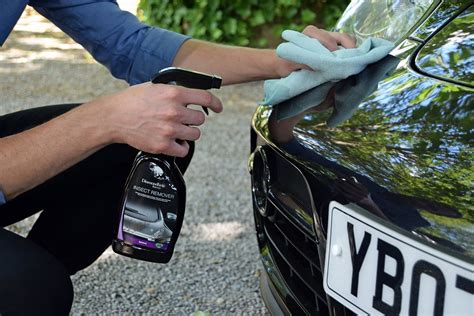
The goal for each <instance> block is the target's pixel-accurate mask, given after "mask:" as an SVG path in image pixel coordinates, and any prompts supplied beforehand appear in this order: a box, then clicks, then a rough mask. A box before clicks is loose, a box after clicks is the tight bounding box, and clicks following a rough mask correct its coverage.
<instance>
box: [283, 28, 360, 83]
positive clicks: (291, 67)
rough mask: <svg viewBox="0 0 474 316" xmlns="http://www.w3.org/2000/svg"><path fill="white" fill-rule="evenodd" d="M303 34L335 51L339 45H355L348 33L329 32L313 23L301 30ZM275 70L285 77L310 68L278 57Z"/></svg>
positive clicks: (348, 46) (349, 46) (346, 46)
mask: <svg viewBox="0 0 474 316" xmlns="http://www.w3.org/2000/svg"><path fill="white" fill-rule="evenodd" d="M303 34H305V35H307V36H309V37H312V38H315V39H317V40H318V41H320V42H321V44H323V45H324V46H325V47H326V48H327V49H329V50H330V51H335V50H337V49H338V47H339V46H342V47H344V48H354V47H356V42H355V40H354V38H352V37H351V36H350V35H349V34H346V33H337V32H329V31H326V30H323V29H320V28H317V27H316V26H314V25H309V26H307V27H306V28H305V29H304V30H303ZM276 65H277V68H276V71H277V73H278V75H279V76H280V77H286V76H288V75H289V74H290V73H292V72H293V71H296V70H300V69H310V68H309V67H308V66H306V65H302V64H297V63H294V62H292V61H289V60H285V59H283V58H278V61H277V64H276Z"/></svg>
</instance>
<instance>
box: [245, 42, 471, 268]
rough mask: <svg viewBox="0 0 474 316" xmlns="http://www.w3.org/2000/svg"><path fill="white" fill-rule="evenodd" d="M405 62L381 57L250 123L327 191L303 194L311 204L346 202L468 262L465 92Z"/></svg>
mask: <svg viewBox="0 0 474 316" xmlns="http://www.w3.org/2000/svg"><path fill="white" fill-rule="evenodd" d="M416 45H417V44H416V43H415V44H413V43H411V42H410V41H406V42H405V43H403V44H401V45H400V46H399V47H398V48H397V49H398V51H407V50H408V51H413V47H414V46H416ZM396 53H397V52H396V51H395V54H396ZM402 55H407V54H400V56H402ZM410 60H411V58H410V57H409V56H408V57H406V58H400V57H399V58H397V57H393V56H387V57H386V58H385V59H383V60H381V61H379V62H378V63H376V64H373V65H370V66H369V67H368V68H366V69H365V70H364V71H363V72H361V73H360V74H358V75H356V76H352V77H350V78H348V79H346V80H343V81H341V82H337V83H329V84H327V85H326V86H324V85H323V86H320V87H317V88H315V89H313V90H311V91H308V92H307V93H305V94H303V95H300V96H298V97H296V98H293V99H291V100H289V101H286V102H284V103H281V104H279V105H277V106H275V107H273V108H268V107H263V106H261V107H259V108H258V110H257V112H256V114H255V116H254V121H253V125H254V128H255V130H256V131H257V132H258V133H259V134H260V135H261V136H262V137H264V138H265V139H266V140H267V141H268V142H269V143H270V144H272V145H273V146H275V147H276V148H277V149H279V151H280V152H282V153H283V154H284V155H286V156H289V157H290V158H291V159H292V160H293V161H295V162H297V164H298V165H300V166H301V167H303V168H304V169H306V170H309V172H310V174H311V177H314V178H315V179H317V181H318V182H320V183H323V184H324V185H325V186H327V187H329V188H330V192H332V193H331V195H329V196H321V195H318V194H317V193H316V194H313V195H314V197H315V198H314V199H315V200H316V201H315V205H316V206H317V207H319V208H327V205H328V203H329V202H330V200H339V201H342V202H345V203H350V202H352V203H356V204H358V205H359V206H361V207H363V208H365V209H367V210H369V211H370V212H372V213H374V214H376V215H377V216H379V217H381V218H383V219H385V220H387V221H390V222H392V223H394V224H395V225H397V226H399V227H401V228H403V229H405V230H407V231H409V232H410V233H412V234H414V235H417V236H418V237H420V238H423V239H425V241H428V242H430V243H433V244H436V245H439V246H440V247H443V248H444V249H445V250H446V251H451V252H455V253H456V254H457V255H460V256H462V257H464V258H469V261H472V259H473V258H474V245H473V243H472V236H473V233H474V210H473V197H472V192H474V188H473V186H474V166H473V161H474V152H473V149H472V148H473V147H472V145H473V136H472V135H473V133H472V132H473V130H472V128H473V126H474V118H473V115H472V113H473V112H474V111H473V110H474V90H473V89H472V88H469V87H466V86H461V85H457V84H454V83H449V82H443V81H440V80H436V79H433V78H430V77H427V76H424V75H422V74H420V73H417V72H416V71H413V70H412V69H411V67H410ZM311 99H313V100H314V102H313V103H311Z"/></svg>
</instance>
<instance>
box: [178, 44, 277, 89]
mask: <svg viewBox="0 0 474 316" xmlns="http://www.w3.org/2000/svg"><path fill="white" fill-rule="evenodd" d="M282 62H283V63H285V62H284V61H283V60H282V59H280V58H279V57H277V56H276V53H275V51H274V50H271V49H256V48H245V47H233V46H226V45H219V44H213V43H208V42H203V41H198V40H188V41H186V42H185V43H184V44H183V45H182V46H181V48H180V49H179V51H178V54H177V55H176V57H175V59H174V62H173V66H176V67H182V68H188V69H193V70H197V71H201V72H206V73H212V74H217V75H219V76H221V77H222V79H223V83H224V84H232V83H240V82H246V81H255V80H262V79H269V78H279V77H280V72H281V63H282Z"/></svg>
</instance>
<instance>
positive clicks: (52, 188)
mask: <svg viewBox="0 0 474 316" xmlns="http://www.w3.org/2000/svg"><path fill="white" fill-rule="evenodd" d="M75 106H77V105H56V106H48V107H41V108H35V109H31V110H26V111H21V112H16V113H12V114H8V115H4V116H0V137H6V136H8V135H12V134H16V133H19V132H21V131H23V130H26V129H29V128H32V127H34V126H36V125H39V124H41V123H43V122H46V121H48V120H50V119H52V118H54V117H56V116H58V115H61V114H63V113H65V112H66V111H68V110H70V109H72V108H73V107H75ZM193 149H194V144H190V153H189V155H188V156H187V157H186V158H184V159H177V164H178V167H179V168H180V169H181V171H182V172H183V173H184V171H185V170H186V168H187V166H188V165H189V163H190V160H191V157H192V153H193ZM0 150H1V148H0ZM136 154H137V151H136V150H135V149H133V148H131V147H129V146H127V145H121V144H116V145H111V146H108V147H105V148H104V149H102V150H100V151H98V152H97V153H95V154H93V155H92V156H90V157H89V158H87V159H85V160H83V161H82V162H80V163H78V164H76V165H75V166H73V167H71V168H69V169H68V170H66V171H64V172H62V173H61V174H59V175H57V176H56V177H54V178H52V179H50V180H48V181H46V182H45V183H43V184H41V185H39V186H37V187H36V188H34V189H32V190H30V191H28V192H25V193H23V194H21V195H20V196H18V197H16V198H14V199H13V200H11V201H8V202H7V203H6V204H4V205H2V206H0V227H5V226H7V225H10V224H13V223H15V222H18V221H20V220H22V219H24V218H26V217H28V216H30V215H33V214H35V213H37V212H39V211H42V212H41V214H40V216H39V218H38V220H37V221H36V222H35V224H34V226H33V227H32V229H31V231H30V232H29V234H28V236H27V238H26V239H25V238H23V237H20V236H18V235H16V234H13V233H10V232H7V231H6V230H4V229H2V228H0V315H2V316H3V315H4V314H7V315H8V313H11V314H38V311H41V314H43V311H44V314H46V315H54V314H57V315H63V314H67V313H68V312H69V309H70V307H71V304H72V297H73V292H72V285H71V281H70V278H69V275H72V274H74V273H76V272H77V271H79V270H81V269H84V268H85V267H87V266H89V265H90V264H91V263H92V262H94V261H95V260H96V259H97V258H98V257H99V256H100V255H101V254H102V253H103V252H104V250H105V249H106V248H107V247H108V246H109V245H110V243H111V241H112V238H113V232H114V229H115V225H116V224H117V221H116V219H117V215H118V214H117V212H118V208H119V204H120V200H121V198H122V193H123V187H124V184H125V181H126V178H127V176H128V173H129V172H130V169H131V166H132V163H133V159H134V157H135V155H136Z"/></svg>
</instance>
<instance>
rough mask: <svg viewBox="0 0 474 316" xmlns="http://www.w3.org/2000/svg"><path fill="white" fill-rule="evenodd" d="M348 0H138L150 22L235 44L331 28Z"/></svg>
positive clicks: (258, 42) (262, 42)
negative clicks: (309, 28)
mask: <svg viewBox="0 0 474 316" xmlns="http://www.w3.org/2000/svg"><path fill="white" fill-rule="evenodd" d="M349 2H350V1H349V0H306V1H305V0H274V1H269V0H263V1H258V0H234V1H231V0H197V1H186V0H141V1H140V5H139V10H138V14H139V16H140V18H141V19H142V20H144V21H145V22H146V23H148V24H151V25H156V26H160V27H163V28H166V29H169V30H173V31H176V32H180V33H183V34H188V35H191V36H192V37H194V38H199V39H205V40H210V41H214V42H221V43H229V44H236V45H243V46H246V45H250V46H257V47H265V46H273V45H274V44H275V42H276V41H277V42H278V41H279V36H280V34H281V32H282V31H283V30H284V29H287V28H288V29H294V30H299V31H301V30H302V29H303V28H304V26H306V25H308V24H314V25H318V26H325V27H331V26H332V25H333V24H334V23H335V22H336V20H337V18H338V17H339V16H340V14H341V13H342V11H343V10H344V8H345V7H346V6H347V4H348V3H349Z"/></svg>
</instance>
